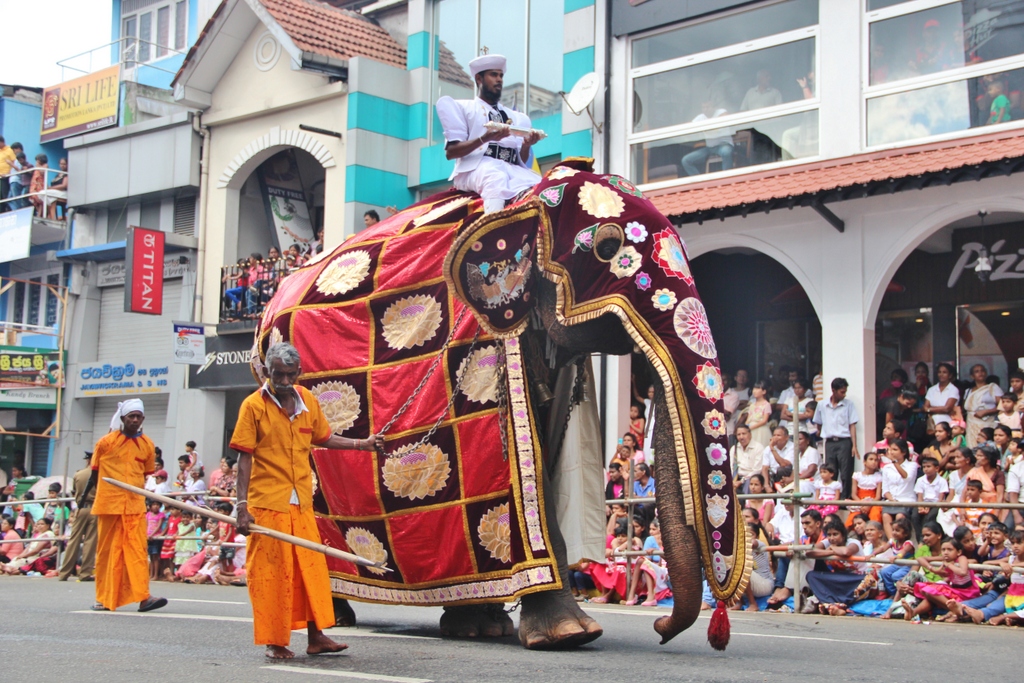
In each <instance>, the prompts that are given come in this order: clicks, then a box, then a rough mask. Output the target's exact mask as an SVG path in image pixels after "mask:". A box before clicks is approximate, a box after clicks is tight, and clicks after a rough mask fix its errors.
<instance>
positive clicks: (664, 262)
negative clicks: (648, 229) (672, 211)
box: [651, 228, 693, 285]
mask: <svg viewBox="0 0 1024 683" xmlns="http://www.w3.org/2000/svg"><path fill="white" fill-rule="evenodd" d="M651 258H653V259H654V261H655V263H657V264H658V265H659V266H661V268H662V270H664V271H665V274H667V275H669V276H670V277H675V278H679V279H680V280H682V281H683V282H685V283H686V284H688V285H692V284H693V275H692V274H691V273H690V266H689V264H688V263H687V262H686V256H685V255H684V254H683V243H682V242H680V241H679V235H678V234H677V233H676V231H675V230H674V229H672V228H665V229H664V230H662V231H661V232H658V233H655V235H654V253H653V254H652V255H651Z"/></svg>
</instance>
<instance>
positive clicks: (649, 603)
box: [640, 600, 658, 607]
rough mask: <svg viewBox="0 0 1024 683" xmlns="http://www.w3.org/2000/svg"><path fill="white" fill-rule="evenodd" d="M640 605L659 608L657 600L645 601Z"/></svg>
mask: <svg viewBox="0 0 1024 683" xmlns="http://www.w3.org/2000/svg"><path fill="white" fill-rule="evenodd" d="M640 605H641V606H643V607H657V606H658V601H657V600H644V601H643V602H641V603H640Z"/></svg>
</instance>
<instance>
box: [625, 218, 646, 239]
mask: <svg viewBox="0 0 1024 683" xmlns="http://www.w3.org/2000/svg"><path fill="white" fill-rule="evenodd" d="M626 239H628V240H629V241H630V242H632V243H634V244H640V243H641V242H643V241H644V240H645V239H647V228H646V227H645V226H644V224H643V223H637V222H636V221H630V222H628V223H626Z"/></svg>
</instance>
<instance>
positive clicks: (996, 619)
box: [946, 529, 1024, 624]
mask: <svg viewBox="0 0 1024 683" xmlns="http://www.w3.org/2000/svg"><path fill="white" fill-rule="evenodd" d="M1010 544H1011V548H1012V550H1013V555H1012V556H1011V557H1009V558H1006V559H1004V560H1002V561H1000V563H999V566H1000V569H1002V572H1003V580H1002V581H1001V582H997V581H994V582H993V585H992V587H991V588H990V589H989V590H988V591H987V592H986V593H985V594H984V595H981V596H979V597H977V598H973V599H971V600H964V601H959V600H955V599H954V600H949V601H948V602H946V608H947V609H948V610H949V615H947V617H946V621H967V620H968V619H969V620H971V621H973V622H974V623H975V624H981V623H983V622H985V621H988V622H989V623H992V624H998V623H1000V622H1004V623H1016V624H1019V623H1020V612H1021V608H1022V607H1024V574H1021V573H1018V572H1015V571H1014V568H1018V567H1024V529H1017V530H1015V531H1014V532H1013V533H1012V534H1011V535H1010Z"/></svg>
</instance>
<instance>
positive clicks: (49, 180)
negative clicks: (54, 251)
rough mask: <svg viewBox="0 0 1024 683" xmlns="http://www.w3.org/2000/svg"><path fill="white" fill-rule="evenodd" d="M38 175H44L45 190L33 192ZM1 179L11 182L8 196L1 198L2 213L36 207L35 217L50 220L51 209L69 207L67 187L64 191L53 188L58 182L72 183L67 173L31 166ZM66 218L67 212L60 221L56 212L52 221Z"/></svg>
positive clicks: (46, 167)
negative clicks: (33, 180)
mask: <svg viewBox="0 0 1024 683" xmlns="http://www.w3.org/2000/svg"><path fill="white" fill-rule="evenodd" d="M36 173H42V174H43V188H42V189H40V190H36V191H35V192H32V191H31V187H32V179H33V177H34V176H35V174H36ZM51 174H52V177H51ZM0 178H5V179H7V180H8V181H9V182H10V190H9V192H8V196H6V197H0V211H16V210H18V209H25V208H28V207H29V206H35V209H36V210H35V212H34V214H33V215H35V216H37V217H39V218H49V215H48V214H49V212H50V208H51V207H56V206H64V207H65V209H66V207H67V188H66V186H65V188H64V189H59V188H52V187H51V185H54V184H56V183H57V182H58V181H67V182H70V176H69V175H68V172H67V171H62V170H60V169H59V168H50V167H48V166H42V167H40V166H30V167H28V168H25V169H22V170H17V171H11V172H10V173H7V174H6V175H2V176H0ZM65 216H66V211H65V212H63V213H62V214H61V217H60V218H59V219H58V218H57V217H56V211H54V217H53V218H52V219H50V220H63V219H64V218H65Z"/></svg>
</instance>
